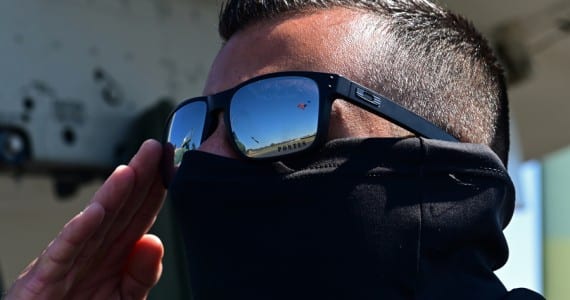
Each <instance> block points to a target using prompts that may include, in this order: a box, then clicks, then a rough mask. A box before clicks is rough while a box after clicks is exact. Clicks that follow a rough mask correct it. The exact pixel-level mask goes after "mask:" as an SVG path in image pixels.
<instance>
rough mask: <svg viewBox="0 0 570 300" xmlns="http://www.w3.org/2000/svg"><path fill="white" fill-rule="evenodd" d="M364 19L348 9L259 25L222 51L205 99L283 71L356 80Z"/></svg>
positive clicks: (291, 16) (242, 33) (285, 18)
mask: <svg viewBox="0 0 570 300" xmlns="http://www.w3.org/2000/svg"><path fill="white" fill-rule="evenodd" d="M361 17H362V13H360V14H359V13H358V12H357V11H354V10H349V9H345V8H333V9H326V10H318V11H313V12H310V13H304V14H297V15H288V16H284V17H280V18H277V19H273V20H269V21H263V22H259V23H256V24H253V25H250V26H248V27H246V28H245V29H244V30H241V31H239V32H237V33H236V34H235V35H234V36H232V37H231V38H230V39H229V40H228V41H227V43H226V44H225V45H224V47H223V48H222V49H221V50H220V52H219V53H218V55H217V56H216V59H215V60H214V63H213V64H212V67H211V69H210V73H209V75H208V79H207V81H206V86H205V87H204V94H206V95H209V94H214V93H217V92H220V91H223V90H226V89H229V88H231V87H233V86H235V85H237V84H239V83H241V82H243V81H245V80H247V79H250V78H252V77H255V76H259V75H262V74H267V73H273V72H279V71H298V70H303V71H320V72H331V73H341V74H343V75H352V74H353V73H354V69H355V68H354V59H351V58H353V57H357V56H358V55H359V53H358V52H359V51H362V48H361V47H358V46H357V45H358V43H356V42H355V39H356V38H357V37H356V35H355V33H356V32H359V31H362V28H361V27H362V26H360V25H359V24H361V23H362V22H358V20H359V18H361Z"/></svg>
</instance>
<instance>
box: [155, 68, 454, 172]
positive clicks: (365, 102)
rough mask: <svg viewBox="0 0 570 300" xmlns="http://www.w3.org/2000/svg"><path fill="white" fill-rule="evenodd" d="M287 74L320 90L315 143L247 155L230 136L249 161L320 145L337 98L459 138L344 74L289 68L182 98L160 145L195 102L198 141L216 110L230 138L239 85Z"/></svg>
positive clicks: (423, 132)
mask: <svg viewBox="0 0 570 300" xmlns="http://www.w3.org/2000/svg"><path fill="white" fill-rule="evenodd" d="M286 76H295V77H303V78H308V79H312V80H313V81H315V83H316V84H317V87H318V90H319V109H318V110H319V112H318V113H319V114H318V118H319V120H318V125H317V132H316V137H315V140H314V142H313V143H312V144H311V145H310V146H309V147H308V148H306V149H303V150H301V151H298V152H295V153H290V154H284V155H283V156H278V157H270V158H267V157H258V158H255V157H249V156H246V155H245V154H244V153H243V152H242V151H241V150H240V149H239V148H238V145H237V144H236V141H235V140H234V139H233V138H231V144H232V146H233V148H234V150H235V152H236V153H238V154H239V155H240V156H241V157H243V158H245V159H248V160H274V161H275V160H281V159H285V158H287V157H289V156H293V155H297V154H299V153H302V152H306V151H310V150H311V149H314V148H315V147H318V146H319V145H321V144H322V143H324V142H325V141H326V138H327V136H326V135H327V133H328V127H329V121H330V112H331V107H332V103H333V101H334V100H336V99H343V100H345V101H348V102H349V103H352V104H355V105H357V106H358V107H360V108H363V109H365V110H367V111H369V112H372V113H374V114H376V115H378V116H380V117H382V118H384V119H386V120H388V121H390V122H392V123H394V124H396V125H398V126H400V127H402V128H405V129H407V130H408V131H410V132H412V133H414V134H417V135H419V136H422V137H425V138H428V139H438V140H444V141H450V142H458V140H457V139H456V138H455V137H454V136H452V135H450V134H448V133H447V132H445V131H444V130H442V129H441V128H439V127H437V126H436V125H434V124H433V123H431V122H430V121H427V120H426V119H424V118H423V117H421V116H419V115H417V114H415V113H414V112H412V111H410V110H408V109H406V108H404V107H403V106H401V105H399V104H397V103H395V102H393V101H392V100H390V99H388V98H386V97H384V96H383V95H381V94H379V93H377V92H375V91H373V90H371V89H368V88H366V87H364V86H362V85H360V84H358V83H356V82H354V81H352V80H350V79H347V78H345V77H343V76H340V75H337V74H331V73H320V72H305V71H288V72H278V73H271V74H266V75H261V76H258V77H254V78H252V79H249V80H247V81H244V82H242V83H240V84H239V85H237V86H235V87H234V88H231V89H229V90H226V91H223V92H220V93H217V94H213V95H209V96H202V97H196V98H191V99H188V100H185V101H183V102H182V103H180V104H179V105H178V106H177V107H176V108H175V109H174V110H173V112H172V113H171V114H170V116H169V117H168V121H167V123H166V126H165V130H164V134H163V144H165V145H166V144H168V142H169V141H168V132H169V130H170V127H171V125H172V124H171V123H172V119H173V117H174V116H175V115H176V112H177V111H178V110H179V109H181V108H182V107H184V106H186V105H188V104H190V103H193V102H197V101H201V102H205V103H206V107H207V111H206V116H205V122H204V128H203V132H202V140H201V141H200V143H202V142H203V141H204V140H205V139H206V138H208V137H209V136H210V135H211V134H212V132H213V131H214V130H215V128H214V127H215V126H212V124H213V123H215V122H214V121H213V120H215V118H216V116H215V113H216V112H219V111H224V122H225V125H226V129H227V133H228V136H229V137H232V134H231V133H232V132H233V131H232V125H231V122H230V114H229V108H230V102H231V100H232V98H233V96H234V94H235V93H236V92H237V91H238V90H239V89H240V88H242V87H244V86H246V85H249V84H251V83H254V82H257V81H260V80H265V79H269V78H275V77H286ZM163 163H167V162H163Z"/></svg>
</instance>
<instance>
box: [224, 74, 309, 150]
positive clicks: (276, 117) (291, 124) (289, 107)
mask: <svg viewBox="0 0 570 300" xmlns="http://www.w3.org/2000/svg"><path fill="white" fill-rule="evenodd" d="M318 115H319V90H318V87H317V84H316V82H314V81H313V80H312V79H309V78H305V77H296V76H287V77H276V78H268V79H264V80H260V81H256V82H254V83H251V84H248V85H246V86H244V87H242V88H240V89H239V90H238V91H237V92H236V93H235V94H234V96H233V99H232V102H231V107H230V122H231V127H232V131H233V132H232V134H233V137H234V141H236V144H237V147H238V149H239V150H240V151H241V152H242V153H243V154H245V155H246V156H248V157H253V158H262V157H275V156H281V155H285V154H290V153H295V152H299V151H301V150H303V149H306V148H308V147H310V146H311V145H312V143H313V142H314V140H315V136H316V133H317V125H318Z"/></svg>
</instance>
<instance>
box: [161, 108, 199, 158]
mask: <svg viewBox="0 0 570 300" xmlns="http://www.w3.org/2000/svg"><path fill="white" fill-rule="evenodd" d="M205 119H206V103H205V102H203V101H197V102H191V103H188V104H187V105H184V106H183V107H181V108H180V109H178V110H177V111H176V113H175V114H174V115H173V117H172V121H171V122H170V128H169V132H168V140H167V142H168V143H170V144H171V145H172V146H173V147H174V165H175V166H178V165H180V163H181V162H182V158H183V156H184V153H185V152H186V151H188V150H195V149H197V148H198V147H200V143H201V142H202V134H203V131H204V121H205Z"/></svg>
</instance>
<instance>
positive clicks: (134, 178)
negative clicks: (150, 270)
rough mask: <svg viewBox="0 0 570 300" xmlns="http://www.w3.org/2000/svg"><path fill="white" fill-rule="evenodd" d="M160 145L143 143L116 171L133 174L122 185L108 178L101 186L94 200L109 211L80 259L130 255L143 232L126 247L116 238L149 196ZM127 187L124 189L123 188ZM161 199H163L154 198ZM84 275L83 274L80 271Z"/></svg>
mask: <svg viewBox="0 0 570 300" xmlns="http://www.w3.org/2000/svg"><path fill="white" fill-rule="evenodd" d="M160 154H161V145H160V144H159V143H158V142H156V141H153V140H148V141H146V142H145V143H143V144H142V145H141V147H140V149H139V151H138V152H137V154H136V155H135V156H134V157H133V159H132V160H131V162H130V163H129V165H128V166H122V167H119V168H118V169H117V171H116V172H118V173H119V175H120V176H123V177H124V178H127V177H130V180H129V182H128V183H125V182H122V183H121V184H122V185H121V186H114V185H113V184H112V183H113V182H106V183H105V184H104V186H107V187H106V188H105V189H103V188H101V189H100V190H99V191H98V192H97V193H96V195H95V196H94V198H93V200H92V201H93V202H97V203H101V205H102V206H104V207H105V209H106V211H107V215H106V217H105V220H104V221H103V224H102V226H101V230H100V231H99V232H98V233H97V236H96V237H95V238H94V239H92V241H91V243H90V245H89V247H87V249H86V251H85V253H83V254H82V256H81V258H80V259H81V261H82V262H85V263H86V264H87V263H88V262H86V261H89V260H91V262H90V263H91V264H99V263H100V262H101V260H102V259H103V258H104V259H105V260H106V262H107V263H108V264H109V265H117V264H118V265H122V262H120V261H118V260H120V259H124V258H126V257H127V255H128V252H129V251H130V247H132V244H133V243H134V242H135V241H136V240H138V239H139V238H140V237H141V236H142V234H143V233H144V232H142V233H140V234H139V235H138V236H137V237H136V238H134V239H132V240H131V241H130V242H131V244H129V245H126V247H125V248H120V247H117V245H116V243H117V240H123V235H124V231H125V228H126V227H127V226H128V225H129V224H130V223H131V219H132V218H133V216H134V215H135V214H136V213H137V211H138V210H139V208H140V206H141V205H142V204H143V203H144V202H145V199H146V198H147V197H146V196H147V195H146V194H147V193H148V190H149V189H150V187H151V186H152V182H153V180H156V177H158V176H157V174H158V167H159V162H160V157H161V155H160ZM120 189H124V190H120ZM155 201H156V202H158V203H162V199H160V198H159V199H156V200H155ZM77 276H81V274H77Z"/></svg>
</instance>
